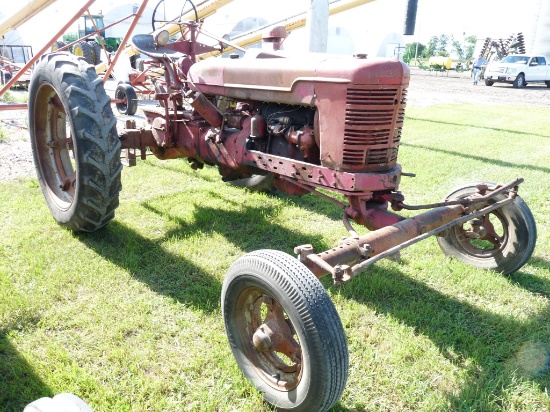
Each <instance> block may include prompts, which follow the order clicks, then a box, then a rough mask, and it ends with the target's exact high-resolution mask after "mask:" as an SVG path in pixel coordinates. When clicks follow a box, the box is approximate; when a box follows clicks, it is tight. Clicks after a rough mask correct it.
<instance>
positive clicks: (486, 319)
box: [340, 267, 550, 410]
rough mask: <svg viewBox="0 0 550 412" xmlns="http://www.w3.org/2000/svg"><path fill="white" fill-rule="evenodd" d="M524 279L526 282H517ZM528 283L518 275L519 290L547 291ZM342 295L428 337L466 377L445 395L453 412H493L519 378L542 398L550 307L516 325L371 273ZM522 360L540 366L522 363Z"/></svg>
mask: <svg viewBox="0 0 550 412" xmlns="http://www.w3.org/2000/svg"><path fill="white" fill-rule="evenodd" d="M522 278H528V279H529V282H523V283H522V282H521V281H518V279H522ZM532 278H533V277H532V276H531V275H527V274H522V273H521V272H520V273H518V274H516V282H517V283H519V286H520V287H523V288H526V289H528V290H532V289H531V288H533V289H535V290H533V293H537V291H536V290H538V289H539V287H541V286H542V288H543V289H546V291H548V287H549V284H548V281H546V280H543V279H540V278H537V279H536V280H535V279H532ZM340 293H341V295H342V296H343V297H345V298H346V299H353V300H355V301H356V302H358V303H360V304H364V305H366V306H367V307H368V308H369V309H370V310H372V311H374V312H376V313H377V314H379V316H382V317H389V318H393V319H396V320H398V321H399V322H402V323H403V324H405V325H408V326H409V327H411V328H413V329H414V335H423V336H427V337H428V338H429V339H430V340H431V341H432V342H433V343H434V344H435V345H436V346H437V348H438V349H439V352H440V354H441V355H442V356H444V357H445V358H446V359H447V360H448V361H449V362H451V363H452V364H453V365H455V366H456V367H458V368H459V369H460V370H461V371H463V372H465V377H466V379H465V381H464V383H463V384H462V385H461V389H460V392H459V393H458V394H457V395H454V394H451V393H449V394H447V395H446V396H447V398H448V401H449V404H450V406H451V409H452V410H485V409H487V410H489V409H491V408H492V407H495V404H494V403H491V402H490V400H491V399H506V390H507V389H509V387H510V386H512V385H514V384H515V383H516V384H517V381H516V380H515V379H517V377H518V376H519V377H521V378H522V379H524V380H527V381H528V382H532V383H534V384H535V385H537V386H538V388H539V390H540V391H541V392H544V391H545V387H547V385H548V382H549V380H550V347H549V346H548V344H549V343H550V328H548V326H544V325H548V324H550V305H547V306H546V307H544V308H541V309H542V310H541V311H540V312H539V313H538V314H537V315H536V316H534V317H533V318H531V319H527V320H517V319H514V318H513V317H511V316H502V315H499V314H496V313H492V312H489V311H486V310H483V309H480V308H479V307H476V306H474V305H472V304H470V303H468V302H465V301H462V300H460V299H457V298H454V297H452V296H449V295H446V294H443V293H441V292H439V291H438V290H436V289H433V288H431V287H430V286H428V285H426V284H424V283H422V282H419V281H417V280H414V279H411V278H409V277H407V276H406V275H404V274H402V273H401V272H399V271H397V270H384V269H380V268H374V267H373V268H371V269H369V276H361V275H360V276H358V277H357V278H356V279H354V280H353V281H352V282H350V283H349V284H346V285H344V286H343V287H342V288H341V290H340ZM533 351H535V352H537V351H538V352H537V353H535V354H533V353H532V352H533ZM525 353H527V355H525ZM411 356H413V357H414V355H413V354H411ZM526 356H527V357H528V358H529V357H530V358H531V360H532V359H533V358H534V359H537V360H538V362H535V364H533V362H530V361H529V360H528V361H526ZM541 359H542V363H541V361H540V360H541ZM413 361H414V360H413ZM403 367H404V368H406V365H404V366H403ZM435 374H437V371H434V375H435ZM419 401H420V400H419ZM502 406H505V405H502Z"/></svg>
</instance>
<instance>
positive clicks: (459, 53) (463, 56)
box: [403, 34, 477, 63]
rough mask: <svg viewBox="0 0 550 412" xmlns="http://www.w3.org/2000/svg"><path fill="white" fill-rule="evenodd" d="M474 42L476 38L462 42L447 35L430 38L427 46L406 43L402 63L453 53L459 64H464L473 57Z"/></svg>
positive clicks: (466, 38)
mask: <svg viewBox="0 0 550 412" xmlns="http://www.w3.org/2000/svg"><path fill="white" fill-rule="evenodd" d="M476 41H477V37H476V36H467V37H465V38H464V40H463V41H460V40H457V39H455V38H454V36H453V35H447V34H441V35H439V36H432V37H431V38H430V41H429V42H428V44H427V45H425V44H422V43H418V42H413V43H408V44H407V45H406V46H405V47H406V50H405V53H404V54H403V61H404V62H405V63H409V62H410V61H411V60H413V59H414V58H415V57H417V58H419V59H428V58H430V57H432V56H443V57H449V56H450V55H451V53H453V54H454V55H456V57H457V58H458V59H459V60H460V61H461V62H466V61H468V60H471V59H472V57H473V55H474V48H475V45H476Z"/></svg>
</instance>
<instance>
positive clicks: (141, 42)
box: [132, 34, 185, 59]
mask: <svg viewBox="0 0 550 412" xmlns="http://www.w3.org/2000/svg"><path fill="white" fill-rule="evenodd" d="M132 43H133V44H134V46H135V48H136V49H137V50H139V52H141V53H143V54H145V55H147V56H149V57H153V58H156V59H161V58H163V57H169V58H175V59H179V58H180V57H183V56H185V54H183V53H181V52H179V51H176V50H172V49H170V48H168V47H158V46H157V45H156V44H155V39H154V37H153V35H152V34H136V35H135V36H134V37H132Z"/></svg>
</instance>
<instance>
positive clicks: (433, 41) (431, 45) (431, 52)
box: [426, 36, 439, 57]
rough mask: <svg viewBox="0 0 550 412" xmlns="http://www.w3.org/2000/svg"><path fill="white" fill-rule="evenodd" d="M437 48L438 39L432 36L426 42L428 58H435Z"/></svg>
mask: <svg viewBox="0 0 550 412" xmlns="http://www.w3.org/2000/svg"><path fill="white" fill-rule="evenodd" d="M438 47H439V38H438V37H437V36H432V37H431V38H430V41H429V42H428V50H426V52H427V54H428V57H431V56H435V55H436V53H437V49H438Z"/></svg>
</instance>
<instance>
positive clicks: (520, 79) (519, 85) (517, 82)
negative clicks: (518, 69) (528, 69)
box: [512, 73, 527, 89]
mask: <svg viewBox="0 0 550 412" xmlns="http://www.w3.org/2000/svg"><path fill="white" fill-rule="evenodd" d="M526 84H527V83H525V76H524V75H523V73H520V74H518V77H516V80H514V83H512V86H514V87H515V88H516V89H521V88H522V87H524V86H525V85H526Z"/></svg>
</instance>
